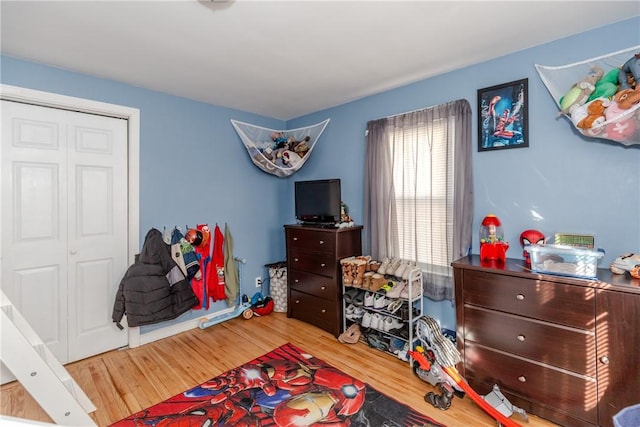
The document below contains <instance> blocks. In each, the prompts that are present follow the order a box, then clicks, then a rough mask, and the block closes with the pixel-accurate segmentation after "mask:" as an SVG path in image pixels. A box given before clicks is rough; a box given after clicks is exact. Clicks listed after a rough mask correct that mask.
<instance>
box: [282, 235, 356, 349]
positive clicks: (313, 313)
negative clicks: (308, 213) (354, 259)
mask: <svg viewBox="0 0 640 427" xmlns="http://www.w3.org/2000/svg"><path fill="white" fill-rule="evenodd" d="M284 230H285V238H286V244H287V317H292V318H295V319H299V320H302V321H304V322H307V323H310V324H313V325H315V326H317V327H319V328H322V329H324V330H326V331H328V332H330V333H332V334H333V335H335V336H336V337H337V336H338V335H340V333H341V332H342V270H341V266H340V260H341V259H342V258H346V257H349V256H352V255H361V252H362V237H361V234H362V226H355V227H348V228H323V227H314V226H307V225H285V226H284Z"/></svg>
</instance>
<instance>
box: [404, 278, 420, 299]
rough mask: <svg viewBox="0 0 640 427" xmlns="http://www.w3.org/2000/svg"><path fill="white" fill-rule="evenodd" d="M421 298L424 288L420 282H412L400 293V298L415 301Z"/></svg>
mask: <svg viewBox="0 0 640 427" xmlns="http://www.w3.org/2000/svg"><path fill="white" fill-rule="evenodd" d="M409 292H411V295H409ZM420 296H422V286H421V283H420V280H414V281H413V282H411V285H407V286H405V288H404V289H403V290H402V292H400V298H407V299H409V297H411V299H412V300H413V299H415V298H418V297H420Z"/></svg>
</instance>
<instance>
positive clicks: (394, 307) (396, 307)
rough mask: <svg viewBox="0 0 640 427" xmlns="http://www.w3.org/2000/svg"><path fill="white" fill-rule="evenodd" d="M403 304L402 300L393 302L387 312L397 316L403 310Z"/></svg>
mask: <svg viewBox="0 0 640 427" xmlns="http://www.w3.org/2000/svg"><path fill="white" fill-rule="evenodd" d="M403 304H404V301H402V300H401V299H396V300H393V301H391V302H390V303H389V305H388V306H387V311H388V312H389V313H391V314H395V313H397V312H398V310H400V309H401V308H402V305H403Z"/></svg>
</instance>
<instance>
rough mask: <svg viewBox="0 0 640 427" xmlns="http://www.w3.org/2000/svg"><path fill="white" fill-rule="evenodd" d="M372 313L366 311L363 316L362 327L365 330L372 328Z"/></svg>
mask: <svg viewBox="0 0 640 427" xmlns="http://www.w3.org/2000/svg"><path fill="white" fill-rule="evenodd" d="M371 317H372V315H371V313H370V312H368V311H365V312H364V314H363V315H362V327H363V328H370V327H371Z"/></svg>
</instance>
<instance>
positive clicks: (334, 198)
mask: <svg viewBox="0 0 640 427" xmlns="http://www.w3.org/2000/svg"><path fill="white" fill-rule="evenodd" d="M294 185H295V214H296V219H297V220H298V221H299V222H301V223H303V224H311V225H314V224H316V225H329V226H331V225H335V224H337V223H339V222H340V214H341V209H340V207H341V205H342V195H341V194H340V179H337V178H334V179H319V180H314V181H296V182H295V183H294Z"/></svg>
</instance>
